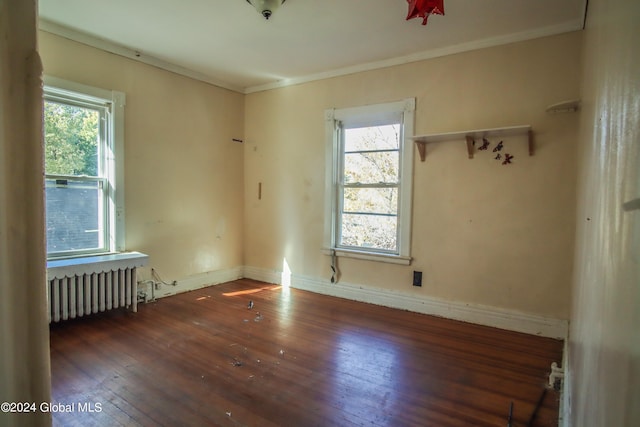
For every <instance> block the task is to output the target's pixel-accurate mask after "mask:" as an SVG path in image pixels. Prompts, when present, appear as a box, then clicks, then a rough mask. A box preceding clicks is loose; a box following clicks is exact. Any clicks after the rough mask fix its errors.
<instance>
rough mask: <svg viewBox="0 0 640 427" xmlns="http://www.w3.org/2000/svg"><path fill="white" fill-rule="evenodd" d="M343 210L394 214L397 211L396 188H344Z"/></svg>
mask: <svg viewBox="0 0 640 427" xmlns="http://www.w3.org/2000/svg"><path fill="white" fill-rule="evenodd" d="M343 211H344V212H360V213H374V214H391V215H395V214H396V213H397V211H398V189H397V188H345V189H344V199H343Z"/></svg>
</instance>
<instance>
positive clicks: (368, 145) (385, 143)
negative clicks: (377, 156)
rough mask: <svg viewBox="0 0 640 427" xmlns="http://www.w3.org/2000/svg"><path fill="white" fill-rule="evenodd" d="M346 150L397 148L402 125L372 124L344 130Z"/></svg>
mask: <svg viewBox="0 0 640 427" xmlns="http://www.w3.org/2000/svg"><path fill="white" fill-rule="evenodd" d="M344 139H345V151H347V152H348V151H363V150H389V149H392V150H397V149H399V148H400V125H399V124H394V125H384V126H371V127H363V128H351V129H345V130H344Z"/></svg>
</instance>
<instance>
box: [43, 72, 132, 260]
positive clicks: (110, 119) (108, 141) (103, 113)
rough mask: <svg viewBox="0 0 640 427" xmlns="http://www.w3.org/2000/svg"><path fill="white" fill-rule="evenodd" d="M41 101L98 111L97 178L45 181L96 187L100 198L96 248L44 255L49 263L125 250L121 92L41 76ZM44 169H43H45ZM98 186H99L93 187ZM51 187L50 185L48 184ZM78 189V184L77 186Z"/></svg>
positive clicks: (66, 177)
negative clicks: (64, 181)
mask: <svg viewBox="0 0 640 427" xmlns="http://www.w3.org/2000/svg"><path fill="white" fill-rule="evenodd" d="M44 83H45V86H44V96H43V98H44V100H45V101H48V102H55V103H60V104H67V105H71V106H74V107H81V108H88V109H93V110H98V111H99V114H100V117H99V121H98V125H99V138H100V140H99V141H98V142H99V143H98V147H99V149H98V159H97V169H98V176H67V175H55V174H45V178H46V179H56V178H57V179H67V180H68V181H69V182H74V183H78V182H79V181H85V183H86V184H87V185H89V184H92V185H98V186H99V187H100V195H99V197H98V199H99V205H98V210H99V211H100V217H99V220H98V221H99V225H100V227H99V228H100V233H99V234H100V237H99V244H98V245H96V246H99V247H97V248H87V249H85V250H62V251H51V252H48V253H47V257H48V258H49V259H53V258H68V257H72V256H79V255H92V254H104V253H113V252H116V251H121V250H125V234H124V233H125V226H124V218H125V215H124V213H125V206H124V201H125V199H124V169H123V168H124V157H123V155H124V106H125V103H126V96H125V94H124V93H122V92H117V91H112V90H105V89H100V88H96V87H92V86H87V85H82V84H79V83H75V82H70V81H67V80H63V79H59V78H56V77H51V76H44ZM45 166H46V165H45ZM96 182H98V183H99V184H96ZM49 185H51V183H49ZM79 185H81V184H79Z"/></svg>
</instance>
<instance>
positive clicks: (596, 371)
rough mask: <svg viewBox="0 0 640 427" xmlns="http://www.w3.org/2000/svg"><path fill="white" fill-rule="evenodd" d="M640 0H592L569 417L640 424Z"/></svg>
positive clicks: (585, 426)
mask: <svg viewBox="0 0 640 427" xmlns="http://www.w3.org/2000/svg"><path fill="white" fill-rule="evenodd" d="M639 22H640V2H638V1H635V0H633V1H632V0H591V1H590V2H589V12H588V20H587V29H586V32H585V36H586V38H585V44H584V57H585V59H584V79H583V89H582V97H583V104H584V110H583V112H582V118H583V121H582V125H581V137H580V145H579V155H580V174H579V188H578V191H579V193H578V194H579V199H578V201H579V203H578V206H579V207H578V212H577V224H578V232H577V243H576V267H575V270H576V274H575V279H574V287H573V305H572V316H571V333H570V334H571V335H570V347H569V349H570V353H569V359H570V362H569V374H570V375H569V379H570V380H569V382H568V384H567V386H569V390H568V391H569V393H568V398H567V402H566V404H565V407H566V408H567V411H568V412H570V415H569V414H568V416H567V419H568V420H570V421H571V425H573V426H575V427H589V426H593V427H602V426H620V427H623V426H628V427H631V426H638V425H640V334H639V333H638V327H639V326H640V210H634V211H625V210H624V209H623V204H624V203H625V202H629V201H632V200H634V199H637V198H639V197H640V49H639V47H638V46H639V44H638V42H639V40H640V25H639Z"/></svg>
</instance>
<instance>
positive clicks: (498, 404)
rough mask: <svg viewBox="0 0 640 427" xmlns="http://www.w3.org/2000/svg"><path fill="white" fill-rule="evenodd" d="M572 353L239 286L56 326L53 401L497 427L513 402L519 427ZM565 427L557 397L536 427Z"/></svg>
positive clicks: (323, 421)
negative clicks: (554, 368)
mask: <svg viewBox="0 0 640 427" xmlns="http://www.w3.org/2000/svg"><path fill="white" fill-rule="evenodd" d="M250 300H252V301H253V302H254V307H253V309H251V310H250V309H248V306H247V305H248V302H249V301H250ZM561 353H562V342H561V341H557V340H552V339H545V338H539V337H534V336H530V335H525V334H518V333H513V332H506V331H503V330H498V329H492V328H487V327H482V326H476V325H471V324H466V323H461V322H456V321H451V320H445V319H440V318H435V317H430V316H425V315H420V314H416V313H410V312H406V311H401V310H394V309H389V308H384V307H379V306H374V305H369V304H363V303H357V302H353V301H347V300H342V299H338V298H333V297H328V296H323V295H318V294H313V293H309V292H305V291H300V290H295V289H291V290H289V289H282V288H280V287H278V286H274V285H269V284H265V283H261V282H256V281H252V280H238V281H235V282H231V283H227V284H223V285H218V286H214V287H209V288H205V289H202V290H198V291H194V292H189V293H185V294H181V295H178V296H174V297H168V298H164V299H162V300H159V301H158V302H155V303H150V304H145V305H142V306H140V307H139V311H138V313H125V312H116V313H110V314H106V315H98V316H93V317H87V318H83V319H78V320H74V321H69V322H66V323H62V324H56V325H53V326H52V327H51V370H52V389H53V391H52V393H53V400H54V402H58V403H61V404H64V405H71V404H73V405H74V406H72V407H71V406H67V409H71V410H73V412H69V413H60V412H58V413H54V414H53V415H54V416H53V420H54V425H59V426H92V425H93V426H137V425H144V426H170V427H174V426H260V427H269V426H287V427H307V426H322V427H324V426H393V427H396V426H438V427H439V426H443V427H446V426H465V427H468V426H492V427H493V426H506V425H507V418H508V414H509V407H510V404H511V402H513V426H514V427H518V426H525V425H527V422H528V420H529V417H530V416H531V414H532V412H533V410H534V407H535V406H536V403H537V402H538V400H539V398H540V396H541V395H542V393H543V390H544V385H545V383H546V381H547V375H548V371H549V370H550V365H551V362H553V361H556V362H560V361H561V358H562V354H561ZM90 409H92V410H93V411H94V412H89V410H90ZM557 418H558V395H557V393H556V392H555V391H552V390H551V391H549V392H547V393H546V395H545V398H544V400H543V403H542V407H541V409H540V411H539V412H538V415H537V417H536V418H535V420H534V423H533V424H532V425H533V426H557V425H558V424H557V423H558V420H557Z"/></svg>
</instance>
